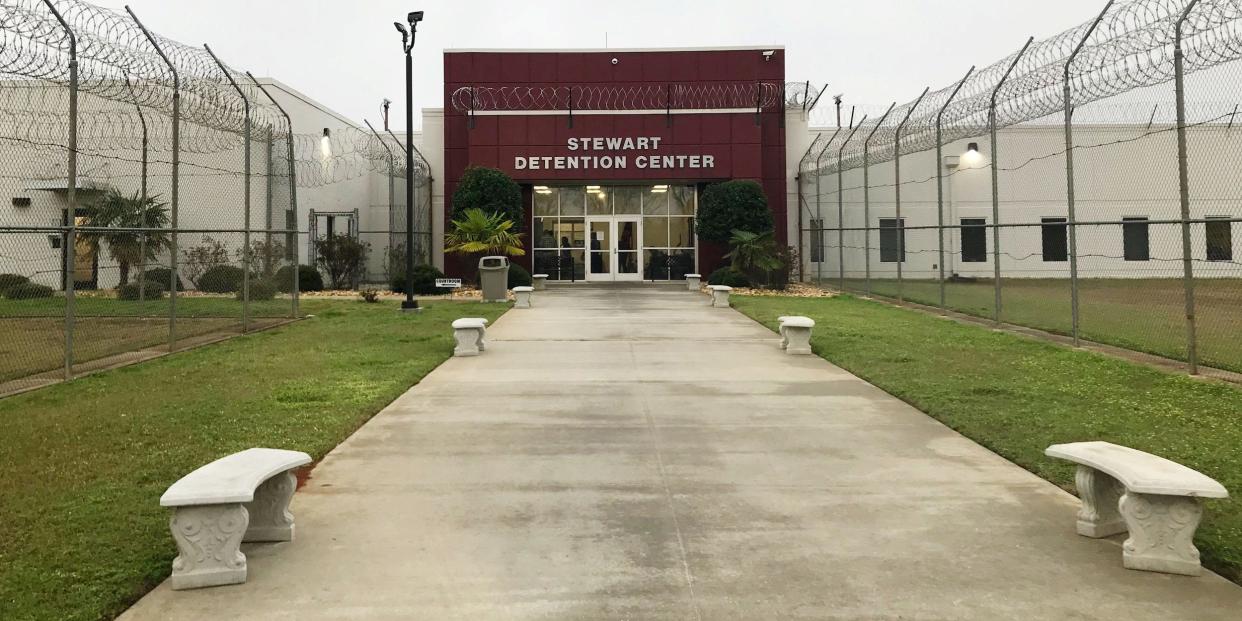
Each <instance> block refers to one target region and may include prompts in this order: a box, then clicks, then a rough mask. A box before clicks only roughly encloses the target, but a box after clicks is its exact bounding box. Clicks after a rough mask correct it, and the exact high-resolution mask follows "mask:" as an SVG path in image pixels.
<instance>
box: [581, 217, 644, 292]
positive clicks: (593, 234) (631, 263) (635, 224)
mask: <svg viewBox="0 0 1242 621" xmlns="http://www.w3.org/2000/svg"><path fill="white" fill-rule="evenodd" d="M640 239H642V218H640V217H638V216H633V217H629V216H612V217H606V218H587V273H586V275H587V280H588V281H595V282H601V281H602V282H615V281H638V280H642V274H643V269H642V253H641V252H639V240H640Z"/></svg>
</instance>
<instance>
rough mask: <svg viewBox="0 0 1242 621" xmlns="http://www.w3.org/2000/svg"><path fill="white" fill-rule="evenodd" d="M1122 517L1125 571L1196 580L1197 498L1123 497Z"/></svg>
mask: <svg viewBox="0 0 1242 621" xmlns="http://www.w3.org/2000/svg"><path fill="white" fill-rule="evenodd" d="M1119 504H1120V508H1121V515H1122V516H1123V517H1124V518H1125V521H1126V526H1127V527H1128V528H1129V530H1130V538H1129V539H1126V542H1125V544H1123V545H1122V564H1123V565H1125V567H1126V568H1127V569H1138V570H1141V571H1158V572H1162V573H1166V574H1181V575H1184V576H1197V575H1199V573H1200V572H1201V571H1202V569H1201V567H1200V565H1199V550H1198V549H1197V548H1195V545H1194V536H1195V529H1197V528H1198V527H1199V520H1201V519H1202V518H1203V505H1201V504H1200V501H1199V500H1198V499H1197V498H1191V497H1187V496H1159V495H1155V494H1135V493H1132V492H1129V493H1126V494H1125V495H1124V496H1122V497H1121V502H1120V503H1119Z"/></svg>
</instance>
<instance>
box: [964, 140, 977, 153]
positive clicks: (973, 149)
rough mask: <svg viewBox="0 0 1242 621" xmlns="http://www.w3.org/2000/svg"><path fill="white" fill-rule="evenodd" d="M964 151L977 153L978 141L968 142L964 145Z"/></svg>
mask: <svg viewBox="0 0 1242 621" xmlns="http://www.w3.org/2000/svg"><path fill="white" fill-rule="evenodd" d="M966 152H967V153H978V152H979V143H977V142H972V143H970V144H968V145H966Z"/></svg>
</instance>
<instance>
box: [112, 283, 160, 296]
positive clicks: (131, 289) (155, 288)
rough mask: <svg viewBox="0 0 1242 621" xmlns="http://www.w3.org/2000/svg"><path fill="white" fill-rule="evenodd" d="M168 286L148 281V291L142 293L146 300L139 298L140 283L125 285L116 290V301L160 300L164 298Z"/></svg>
mask: <svg viewBox="0 0 1242 621" xmlns="http://www.w3.org/2000/svg"><path fill="white" fill-rule="evenodd" d="M167 286H168V285H166V284H164V283H162V282H157V281H153V280H148V281H147V286H146V289H145V290H143V291H141V293H142V294H143V295H145V296H146V297H145V298H141V297H140V296H139V293H140V292H139V290H138V283H136V282H130V283H125V284H123V285H121V286H119V287H117V288H116V299H118V300H129V301H135V300H138V299H146V300H158V299H161V298H163V297H164V289H165V288H166V287H167Z"/></svg>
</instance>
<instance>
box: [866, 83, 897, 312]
mask: <svg viewBox="0 0 1242 621" xmlns="http://www.w3.org/2000/svg"><path fill="white" fill-rule="evenodd" d="M896 107H897V102H895V101H894V102H893V103H891V104H889V105H888V110H885V111H884V116H882V117H880V120H879V121H877V122H876V124H875V127H873V128H871V133H869V134H867V139H866V140H864V141H863V236H864V238H863V255H864V257H863V258H864V265H865V266H866V267H865V269H866V282H867V284H866V288H867V296H868V297H870V296H871V139H872V138H874V137H875V133H876V132H878V131H880V127H881V126H882V125H884V121H886V120H888V115H889V114H892V112H893V108H896Z"/></svg>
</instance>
